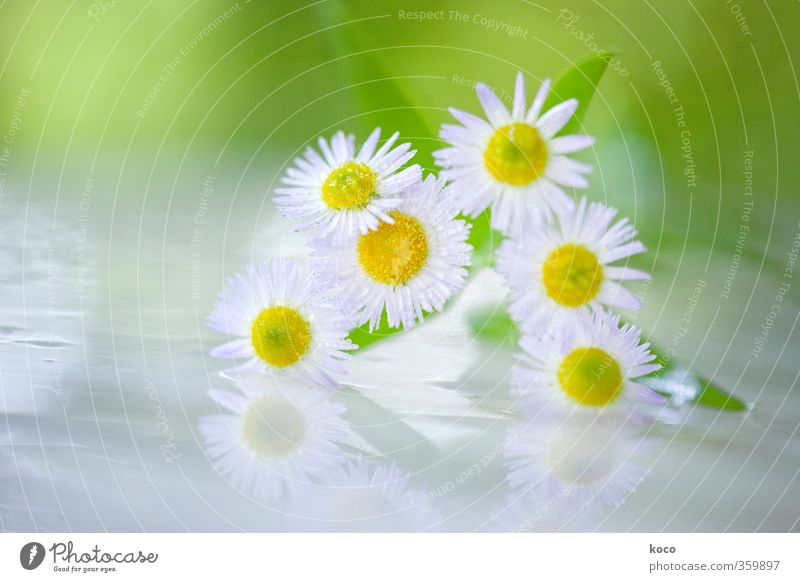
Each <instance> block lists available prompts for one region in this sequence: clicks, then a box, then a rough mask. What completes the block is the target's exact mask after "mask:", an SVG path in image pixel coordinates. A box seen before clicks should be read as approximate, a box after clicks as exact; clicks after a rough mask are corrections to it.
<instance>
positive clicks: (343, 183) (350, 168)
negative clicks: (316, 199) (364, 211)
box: [322, 162, 376, 210]
mask: <svg viewBox="0 0 800 582" xmlns="http://www.w3.org/2000/svg"><path fill="white" fill-rule="evenodd" d="M375 178H376V176H375V172H373V171H372V169H371V168H370V167H369V166H367V165H366V164H360V163H358V162H346V163H345V164H343V165H341V166H339V167H338V168H336V169H335V170H334V171H333V172H331V173H330V175H329V176H328V178H327V179H326V180H325V183H324V184H323V185H322V200H323V202H325V204H327V205H328V206H330V207H331V208H333V209H334V210H343V209H350V208H363V207H364V206H365V205H366V204H367V202H368V201H369V199H370V197H371V196H372V194H373V193H374V192H375Z"/></svg>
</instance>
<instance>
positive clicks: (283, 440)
mask: <svg viewBox="0 0 800 582" xmlns="http://www.w3.org/2000/svg"><path fill="white" fill-rule="evenodd" d="M305 434H306V418H305V416H304V415H303V413H302V412H301V411H300V410H299V409H298V408H297V407H296V406H295V405H294V404H292V403H291V402H289V401H288V400H286V399H285V398H281V397H279V396H266V397H264V398H261V399H260V400H257V401H255V402H254V403H253V404H251V405H250V407H249V408H248V409H247V410H245V412H244V414H243V415H242V438H243V439H244V442H245V444H246V445H247V448H248V449H250V450H251V451H253V453H255V454H256V455H257V456H258V457H259V458H262V459H263V458H269V457H283V456H286V455H288V454H289V453H291V452H292V451H294V450H296V449H297V448H299V447H300V445H301V444H302V442H303V438H304V437H305Z"/></svg>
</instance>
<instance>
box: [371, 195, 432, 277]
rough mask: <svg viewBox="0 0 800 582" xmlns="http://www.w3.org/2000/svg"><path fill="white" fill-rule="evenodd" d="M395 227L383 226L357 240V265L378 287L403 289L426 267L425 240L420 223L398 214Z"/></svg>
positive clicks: (400, 213)
mask: <svg viewBox="0 0 800 582" xmlns="http://www.w3.org/2000/svg"><path fill="white" fill-rule="evenodd" d="M389 216H391V217H392V218H393V219H394V224H389V223H388V222H382V223H381V224H380V225H379V226H378V228H377V229H376V230H373V231H371V232H368V233H367V234H364V235H361V237H360V238H359V240H358V263H359V264H360V265H361V267H362V268H363V269H364V271H366V273H367V274H368V275H369V276H370V277H372V278H373V279H374V280H375V281H377V282H378V283H385V284H387V285H402V284H403V283H406V282H407V281H408V280H409V279H411V278H412V277H413V276H414V275H416V274H417V273H418V272H419V270H420V269H421V268H422V267H423V266H425V262H426V261H427V259H428V237H427V236H426V235H425V229H424V228H423V227H422V224H420V222H419V220H417V219H416V218H414V217H413V216H408V215H406V214H403V213H402V212H398V211H397V210H393V211H392V212H390V213H389Z"/></svg>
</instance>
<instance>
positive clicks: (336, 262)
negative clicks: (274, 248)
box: [312, 175, 472, 329]
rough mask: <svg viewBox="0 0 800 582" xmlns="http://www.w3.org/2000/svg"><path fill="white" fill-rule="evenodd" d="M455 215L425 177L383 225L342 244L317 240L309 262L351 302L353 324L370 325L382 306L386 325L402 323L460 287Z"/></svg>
mask: <svg viewBox="0 0 800 582" xmlns="http://www.w3.org/2000/svg"><path fill="white" fill-rule="evenodd" d="M457 213H458V211H457V210H456V209H455V208H453V204H452V198H451V197H450V196H449V193H448V191H447V189H446V188H445V182H444V180H437V179H436V177H435V176H433V175H429V176H428V177H427V178H425V181H424V182H420V183H419V184H418V185H417V186H416V187H415V190H414V191H413V192H408V193H406V194H404V200H403V202H402V204H401V205H400V206H398V207H397V209H396V210H392V211H391V212H390V213H389V215H390V217H391V218H392V222H391V223H389V222H383V223H381V224H380V226H378V228H377V229H375V230H374V231H371V232H368V233H366V234H362V235H360V236H358V237H357V238H355V239H353V240H350V241H346V242H343V243H339V244H337V243H334V242H331V241H324V242H320V243H318V244H317V245H316V253H315V256H314V257H313V258H312V265H313V267H314V269H315V270H316V271H318V272H319V274H320V276H321V278H322V279H323V280H324V281H325V282H327V283H329V284H330V285H331V286H336V287H338V289H339V291H340V293H341V295H342V297H343V299H344V301H346V302H347V303H349V304H352V305H355V306H357V307H358V309H359V310H360V319H359V320H358V324H361V323H364V322H367V321H368V322H370V328H371V329H374V328H376V327H377V326H378V324H380V321H381V316H382V314H383V311H384V307H385V308H386V318H387V321H388V323H389V325H390V326H391V327H399V326H400V325H402V326H403V327H404V328H409V327H411V326H413V325H414V324H415V323H416V322H417V321H420V322H421V321H422V320H423V314H424V312H430V311H434V310H441V309H442V308H443V307H444V304H445V301H447V299H449V298H450V297H451V296H452V295H453V293H455V292H456V291H458V290H460V289H461V288H462V287H463V286H464V284H465V278H466V276H467V270H466V268H465V267H466V266H468V265H469V264H470V260H471V256H470V253H471V251H472V247H471V246H470V245H468V244H467V243H466V240H467V237H468V236H469V226H468V225H467V224H466V223H465V222H464V221H463V220H456V219H455V216H456V214H457Z"/></svg>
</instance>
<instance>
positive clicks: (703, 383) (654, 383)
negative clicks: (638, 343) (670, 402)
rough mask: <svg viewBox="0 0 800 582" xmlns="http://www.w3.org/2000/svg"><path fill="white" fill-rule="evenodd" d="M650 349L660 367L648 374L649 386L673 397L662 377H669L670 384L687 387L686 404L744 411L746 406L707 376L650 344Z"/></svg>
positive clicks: (672, 391) (672, 392)
mask: <svg viewBox="0 0 800 582" xmlns="http://www.w3.org/2000/svg"><path fill="white" fill-rule="evenodd" d="M650 351H652V352H653V353H654V354H656V360H655V361H656V363H658V364H661V369H660V370H658V371H656V372H653V373H652V374H650V375H649V376H648V377H647V379H648V380H649V382H648V384H649V385H650V387H651V388H653V389H654V390H656V391H657V392H659V393H660V394H662V395H664V396H667V397H673V396H674V390H665V389H664V387H665V386H666V385H667V384H665V383H664V382H663V379H665V378H668V377H671V378H672V380H671V382H670V383H672V384H675V383H677V384H680V385H681V386H683V387H685V388H687V389H688V390H689V391H690V393H691V396H690V397H689V398H688V399H687V400H686V403H688V404H698V405H700V406H707V407H709V408H716V409H718V410H731V411H744V410H747V409H748V406H747V404H746V403H745V402H743V401H742V400H739V399H738V398H736V397H735V396H733V395H732V394H730V393H728V392H726V391H725V390H723V389H722V388H720V387H719V386H717V385H716V384H714V383H713V382H711V381H710V380H708V379H707V378H704V377H703V376H700V375H699V374H696V373H694V372H692V371H691V370H687V369H685V368H683V367H681V366H679V365H676V364H675V362H674V361H673V360H672V359H671V358H668V357H666V355H665V354H664V353H663V352H662V351H661V350H659V349H658V348H656V347H655V346H653V345H652V344H651V346H650Z"/></svg>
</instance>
